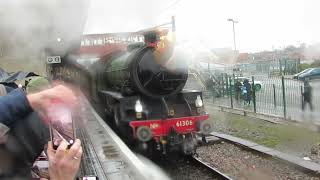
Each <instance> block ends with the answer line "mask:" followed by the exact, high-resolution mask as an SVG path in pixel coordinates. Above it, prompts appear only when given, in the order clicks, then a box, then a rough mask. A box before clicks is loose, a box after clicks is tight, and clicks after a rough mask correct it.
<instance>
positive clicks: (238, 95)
mask: <svg viewBox="0 0 320 180" xmlns="http://www.w3.org/2000/svg"><path fill="white" fill-rule="evenodd" d="M241 86H242V84H241V82H240V81H239V80H237V82H236V83H235V85H234V88H235V92H236V94H235V95H236V100H237V101H238V100H240V95H241Z"/></svg>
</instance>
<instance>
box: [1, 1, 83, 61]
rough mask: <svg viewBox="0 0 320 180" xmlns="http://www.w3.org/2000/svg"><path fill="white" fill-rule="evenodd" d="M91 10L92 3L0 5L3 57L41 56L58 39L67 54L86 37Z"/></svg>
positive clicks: (34, 2) (45, 2) (12, 2)
mask: <svg viewBox="0 0 320 180" xmlns="http://www.w3.org/2000/svg"><path fill="white" fill-rule="evenodd" d="M87 9H88V0H46V1H43V0H10V1H0V51H1V54H2V55H8V56H19V57H21V56H27V55H35V54H36V55H39V54H40V53H41V52H43V50H44V49H45V48H48V47H56V46H57V45H56V43H57V42H58V41H57V39H58V38H59V40H60V42H59V43H63V50H67V49H68V47H69V45H70V44H71V43H73V42H74V41H75V40H77V39H79V37H80V36H81V35H82V33H83V29H84V25H85V23H86V17H87ZM63 50H59V51H60V52H62V53H63Z"/></svg>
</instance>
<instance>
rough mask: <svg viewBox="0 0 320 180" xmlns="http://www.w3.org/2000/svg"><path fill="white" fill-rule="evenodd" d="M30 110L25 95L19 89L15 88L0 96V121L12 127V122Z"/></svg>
mask: <svg viewBox="0 0 320 180" xmlns="http://www.w3.org/2000/svg"><path fill="white" fill-rule="evenodd" d="M30 112H32V109H31V107H30V104H29V102H28V100H27V97H26V95H25V94H24V92H23V91H22V90H21V89H19V88H18V89H15V90H13V91H11V92H10V93H9V94H7V95H6V96H1V97H0V123H3V124H5V125H6V126H8V127H12V126H13V125H14V123H15V122H16V121H17V120H19V119H23V117H25V116H26V115H27V114H28V113H30Z"/></svg>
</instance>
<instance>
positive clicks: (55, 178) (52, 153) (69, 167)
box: [47, 139, 82, 180]
mask: <svg viewBox="0 0 320 180" xmlns="http://www.w3.org/2000/svg"><path fill="white" fill-rule="evenodd" d="M47 153H48V158H49V176H50V179H51V180H73V179H74V178H75V176H76V174H77V172H78V169H79V167H80V161H81V156H82V147H81V142H80V140H79V139H77V140H76V141H75V143H74V144H73V145H72V146H71V148H70V149H69V150H67V144H66V143H65V142H64V141H62V143H61V144H60V145H59V147H58V149H57V150H54V149H53V147H52V142H51V141H49V142H48V150H47Z"/></svg>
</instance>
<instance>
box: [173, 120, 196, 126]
mask: <svg viewBox="0 0 320 180" xmlns="http://www.w3.org/2000/svg"><path fill="white" fill-rule="evenodd" d="M192 124H193V122H192V121H191V120H181V121H177V123H176V126H177V127H185V126H192Z"/></svg>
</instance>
